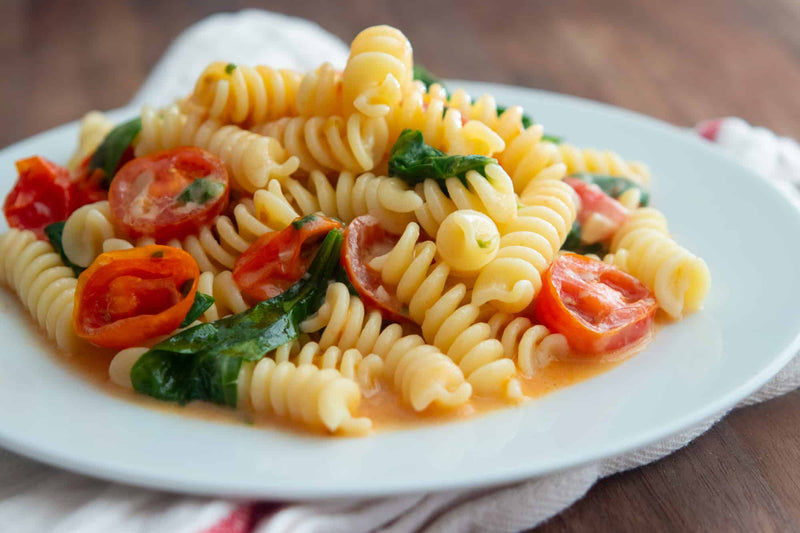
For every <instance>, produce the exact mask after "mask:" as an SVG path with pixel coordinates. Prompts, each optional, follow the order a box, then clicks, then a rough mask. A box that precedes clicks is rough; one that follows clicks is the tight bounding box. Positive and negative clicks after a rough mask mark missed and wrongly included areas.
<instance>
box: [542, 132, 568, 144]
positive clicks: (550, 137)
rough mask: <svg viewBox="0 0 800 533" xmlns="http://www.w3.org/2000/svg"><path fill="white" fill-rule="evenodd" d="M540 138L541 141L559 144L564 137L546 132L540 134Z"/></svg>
mask: <svg viewBox="0 0 800 533" xmlns="http://www.w3.org/2000/svg"><path fill="white" fill-rule="evenodd" d="M542 140H543V141H547V142H551V143H553V144H561V143H562V142H563V140H564V138H563V137H559V136H558V135H547V134H544V135H542Z"/></svg>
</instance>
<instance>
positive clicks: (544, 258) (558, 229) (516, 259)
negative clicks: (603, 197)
mask: <svg viewBox="0 0 800 533" xmlns="http://www.w3.org/2000/svg"><path fill="white" fill-rule="evenodd" d="M521 201H522V203H523V204H524V206H525V207H523V208H522V209H520V210H519V215H518V216H517V218H516V219H514V220H513V221H511V222H510V223H508V224H506V225H504V226H501V228H500V233H501V235H502V237H501V238H500V250H499V251H498V252H497V255H496V256H495V258H494V259H493V260H492V261H491V262H490V263H489V264H488V265H486V267H485V268H484V269H483V270H481V272H480V274H479V275H478V277H477V279H476V280H475V285H474V287H473V291H472V301H473V303H475V304H478V305H483V304H485V303H488V302H491V304H492V305H493V306H494V307H496V308H497V309H498V310H500V311H505V312H507V313H518V312H520V311H522V310H524V309H525V308H526V307H528V306H529V305H530V304H531V302H532V301H533V299H534V298H535V297H536V295H537V294H538V293H539V290H540V289H541V286H542V280H541V275H542V273H543V272H544V271H545V269H547V267H548V266H549V264H550V262H551V261H552V260H553V258H554V257H555V254H556V252H558V250H559V249H560V248H561V245H562V244H564V240H565V239H566V237H567V234H568V233H569V231H570V228H571V227H572V223H573V222H574V221H575V216H576V214H577V205H576V203H577V202H576V200H575V193H574V191H573V190H572V188H571V187H570V186H569V185H567V184H565V183H563V182H561V181H558V180H537V181H536V182H534V183H533V184H532V185H531V186H530V187H527V194H526V196H523V197H522V199H521Z"/></svg>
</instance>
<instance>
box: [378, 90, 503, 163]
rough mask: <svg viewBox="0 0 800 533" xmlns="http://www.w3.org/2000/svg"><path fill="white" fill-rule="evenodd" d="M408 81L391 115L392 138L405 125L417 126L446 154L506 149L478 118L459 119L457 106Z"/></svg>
mask: <svg viewBox="0 0 800 533" xmlns="http://www.w3.org/2000/svg"><path fill="white" fill-rule="evenodd" d="M426 96H427V95H426V93H425V91H424V90H421V89H420V88H419V87H417V86H415V85H411V86H410V87H409V88H408V89H407V90H406V91H405V92H404V93H403V98H402V100H401V102H400V103H399V104H398V105H397V106H395V109H394V111H393V112H392V113H391V115H390V128H389V130H390V138H391V140H392V142H394V141H395V140H396V139H397V138H398V137H399V136H400V133H401V132H402V131H403V130H404V129H407V128H408V129H413V130H419V131H421V132H422V136H423V138H424V139H425V142H426V143H428V144H429V145H431V146H433V147H434V148H437V149H439V150H443V151H445V152H447V153H449V154H461V155H467V154H477V155H484V156H491V155H493V154H496V153H499V152H502V151H503V150H504V149H505V146H506V145H505V142H504V141H503V139H502V137H500V136H499V135H498V134H497V133H495V132H494V131H493V130H492V129H491V128H490V127H489V126H487V125H486V124H484V123H483V122H481V121H479V120H468V121H467V122H466V123H464V122H463V121H462V115H461V113H460V112H459V111H458V110H457V109H453V108H449V107H447V102H446V101H443V100H440V99H438V98H433V99H428V98H426Z"/></svg>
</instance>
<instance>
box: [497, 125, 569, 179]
mask: <svg viewBox="0 0 800 533" xmlns="http://www.w3.org/2000/svg"><path fill="white" fill-rule="evenodd" d="M543 133H544V129H543V128H542V126H540V125H538V124H535V125H533V126H531V127H530V128H528V129H526V130H525V131H523V132H522V133H521V134H519V135H518V136H517V137H516V138H514V140H513V141H511V142H510V143H508V146H507V147H506V149H505V151H503V152H502V153H501V154H499V155H498V156H497V160H498V161H499V162H500V164H501V165H503V168H505V169H506V171H507V172H508V173H509V175H510V176H511V181H512V182H513V183H514V190H515V191H516V192H517V193H519V194H522V193H523V192H524V191H525V190H526V189H527V187H528V186H529V185H530V184H532V183H534V182H536V181H539V180H549V179H555V180H560V179H562V178H563V177H564V176H565V175H566V173H567V166H566V165H565V164H564V163H562V162H560V161H559V160H558V149H557V148H556V146H555V145H554V144H552V143H546V142H542V134H543Z"/></svg>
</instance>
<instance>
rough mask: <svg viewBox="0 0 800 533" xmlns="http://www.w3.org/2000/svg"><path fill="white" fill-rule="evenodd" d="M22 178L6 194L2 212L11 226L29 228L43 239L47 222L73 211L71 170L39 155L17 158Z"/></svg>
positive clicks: (56, 219) (18, 169) (63, 216)
mask: <svg viewBox="0 0 800 533" xmlns="http://www.w3.org/2000/svg"><path fill="white" fill-rule="evenodd" d="M17 171H18V172H19V178H18V179H17V183H16V184H15V185H14V188H13V189H11V192H10V193H9V194H8V196H6V201H5V203H4V204H3V213H5V215H6V220H7V221H8V225H9V226H11V227H12V228H19V229H28V230H31V231H33V232H34V233H36V236H37V237H39V238H40V239H44V238H45V236H44V228H45V226H47V225H49V224H52V223H53V222H60V221H62V220H64V219H66V218H67V216H68V215H69V213H70V204H71V199H70V189H71V183H70V179H69V172H68V171H67V169H65V168H62V167H60V166H58V165H56V164H55V163H51V162H50V161H48V160H47V159H45V158H43V157H39V156H34V157H29V158H28V159H21V160H19V161H17Z"/></svg>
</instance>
